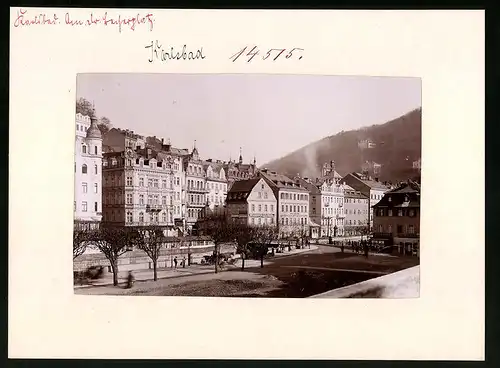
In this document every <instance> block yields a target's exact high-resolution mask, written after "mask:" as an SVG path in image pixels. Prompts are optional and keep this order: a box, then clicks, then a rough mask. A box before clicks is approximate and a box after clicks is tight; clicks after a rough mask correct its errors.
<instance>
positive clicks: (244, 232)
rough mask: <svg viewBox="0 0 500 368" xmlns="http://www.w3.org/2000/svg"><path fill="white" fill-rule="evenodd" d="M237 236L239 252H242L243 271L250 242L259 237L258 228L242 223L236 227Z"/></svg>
mask: <svg viewBox="0 0 500 368" xmlns="http://www.w3.org/2000/svg"><path fill="white" fill-rule="evenodd" d="M235 238H236V243H237V244H238V252H239V253H240V254H241V270H242V271H243V270H244V269H245V258H246V257H247V249H248V244H249V243H250V242H252V241H253V240H255V239H256V238H257V229H256V228H255V227H252V226H250V225H248V224H241V225H239V226H237V227H235Z"/></svg>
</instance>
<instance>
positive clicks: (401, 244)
mask: <svg viewBox="0 0 500 368" xmlns="http://www.w3.org/2000/svg"><path fill="white" fill-rule="evenodd" d="M373 212H374V220H373V222H374V224H373V228H374V234H373V237H374V239H378V240H383V241H384V242H385V243H386V244H387V245H395V246H397V247H398V250H399V251H400V252H401V253H405V254H408V253H410V254H412V253H415V252H417V253H418V251H419V249H418V247H419V243H420V185H419V184H418V183H416V182H414V181H411V180H408V181H406V182H402V183H400V184H399V186H398V187H396V188H395V189H392V190H390V191H388V192H386V193H385V195H384V196H383V198H382V199H381V200H380V201H379V202H378V203H377V204H375V205H374V206H373Z"/></svg>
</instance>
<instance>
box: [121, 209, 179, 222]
mask: <svg viewBox="0 0 500 368" xmlns="http://www.w3.org/2000/svg"><path fill="white" fill-rule="evenodd" d="M146 216H147V217H149V218H146ZM160 218H161V221H162V222H170V223H171V222H173V215H172V214H169V213H167V212H166V211H163V212H161V213H158V212H152V213H149V214H148V213H146V214H145V213H144V212H142V211H141V212H139V216H138V222H139V223H144V222H152V223H158V222H159V221H160ZM111 221H115V214H114V212H111ZM126 221H127V222H128V223H132V222H134V214H133V212H132V211H127V214H126Z"/></svg>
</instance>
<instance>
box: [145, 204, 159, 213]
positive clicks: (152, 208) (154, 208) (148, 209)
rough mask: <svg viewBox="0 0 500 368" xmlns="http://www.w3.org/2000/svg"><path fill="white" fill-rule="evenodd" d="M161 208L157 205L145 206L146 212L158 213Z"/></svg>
mask: <svg viewBox="0 0 500 368" xmlns="http://www.w3.org/2000/svg"><path fill="white" fill-rule="evenodd" d="M162 209H163V208H162V207H161V206H160V205H158V204H148V205H146V212H160V211H161V210H162Z"/></svg>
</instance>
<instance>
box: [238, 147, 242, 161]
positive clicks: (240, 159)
mask: <svg viewBox="0 0 500 368" xmlns="http://www.w3.org/2000/svg"><path fill="white" fill-rule="evenodd" d="M238 162H239V163H240V164H242V163H243V156H242V155H241V147H240V158H239V160H238Z"/></svg>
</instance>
